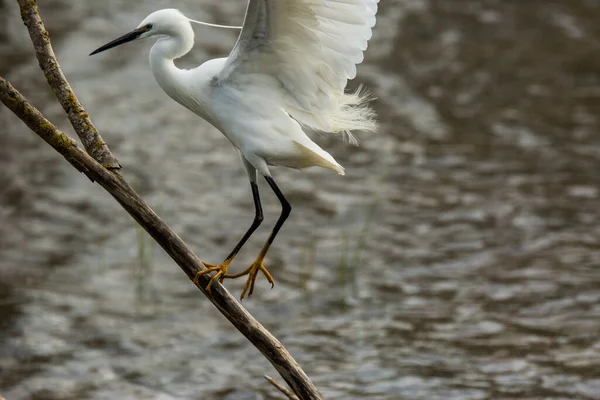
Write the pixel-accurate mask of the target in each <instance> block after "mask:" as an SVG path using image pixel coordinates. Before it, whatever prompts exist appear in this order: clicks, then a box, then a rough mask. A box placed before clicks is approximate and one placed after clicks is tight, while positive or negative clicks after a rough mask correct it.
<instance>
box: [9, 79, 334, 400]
mask: <svg viewBox="0 0 600 400" xmlns="http://www.w3.org/2000/svg"><path fill="white" fill-rule="evenodd" d="M0 101H1V102H2V103H3V104H4V105H5V106H6V107H8V108H9V109H10V110H11V111H12V112H13V113H15V114H16V115H17V116H18V117H19V118H20V119H21V120H22V121H23V122H24V123H25V124H26V125H27V126H28V127H29V128H30V129H31V130H32V131H33V132H35V133H36V134H37V135H38V136H40V137H41V138H42V139H44V140H45V141H46V142H47V143H48V144H49V145H50V146H52V147H53V148H54V149H55V150H56V151H58V152H59V153H60V154H62V156H63V157H64V158H65V159H66V160H67V161H68V162H69V163H70V164H71V165H72V166H73V167H75V168H76V169H77V170H79V171H80V172H83V173H84V174H86V175H87V176H88V177H89V178H90V179H91V180H92V181H94V182H97V183H98V184H99V185H100V186H102V187H103V188H104V189H106V191H107V192H108V193H110V194H111V195H112V196H113V197H114V198H115V199H116V200H117V201H118V202H119V204H121V206H122V207H123V208H124V209H125V210H126V211H127V212H128V213H129V214H130V215H131V216H132V217H133V218H134V219H135V220H136V221H137V222H138V223H139V224H140V225H141V226H142V227H143V228H144V229H145V230H146V231H147V232H148V233H149V234H150V236H152V237H153V238H154V240H156V242H157V243H158V244H159V245H160V246H161V247H162V248H163V249H164V250H165V251H166V252H167V254H169V256H170V257H171V258H172V259H173V260H174V261H175V262H176V263H177V264H178V265H179V267H180V268H181V269H182V270H183V272H185V274H186V275H187V276H188V278H189V279H190V280H192V281H193V279H194V277H195V276H196V272H197V271H199V270H200V269H202V268H203V267H202V264H201V262H200V259H199V258H198V257H197V256H196V255H195V254H194V253H193V252H192V250H191V249H190V248H189V247H188V246H187V245H186V244H185V243H184V242H183V240H182V239H181V238H180V237H179V236H178V235H177V234H176V233H175V232H173V230H171V228H170V227H169V226H168V225H167V224H166V223H165V222H164V221H163V220H161V219H160V218H159V217H158V215H156V213H154V211H153V210H152V209H151V208H150V207H148V205H147V204H146V203H145V202H144V200H142V198H141V197H140V196H139V195H138V194H137V193H136V192H135V191H134V190H133V189H132V188H131V186H129V184H128V183H127V182H126V181H125V179H123V177H122V176H121V175H120V174H116V173H114V172H113V171H110V170H108V169H106V168H104V166H102V165H101V164H99V163H98V162H97V161H96V160H94V159H93V158H92V157H90V156H89V155H88V154H87V153H86V152H85V151H83V150H82V149H81V148H79V147H78V146H77V142H76V141H75V140H74V139H72V138H70V137H69V136H68V135H67V134H66V133H64V132H62V131H60V130H59V129H58V128H57V127H56V126H54V125H53V124H52V123H51V122H50V121H48V120H47V119H46V118H45V117H44V116H43V115H42V113H41V112H40V111H39V110H37V109H36V108H35V107H34V106H32V105H31V104H30V103H29V102H28V101H27V100H26V99H25V98H24V97H23V95H21V93H19V92H18V91H17V90H16V89H15V88H14V87H13V86H12V85H11V84H10V82H8V81H7V80H5V79H4V78H3V77H1V76H0ZM209 280H210V277H209V276H207V275H204V276H201V277H200V281H199V283H198V285H197V287H198V289H200V290H201V291H202V292H203V293H204V294H205V295H206V296H207V297H208V299H209V300H210V301H211V302H212V303H213V304H214V305H215V306H216V307H217V308H218V309H219V311H220V312H221V313H222V314H223V315H224V316H225V317H226V318H227V319H228V320H229V321H230V322H231V323H232V324H233V325H234V326H235V327H236V328H237V329H238V330H239V331H240V332H241V333H242V334H243V335H244V336H245V337H246V338H247V339H248V340H249V341H250V342H251V343H252V344H253V345H254V346H255V347H256V348H257V349H258V350H259V351H260V352H261V353H262V354H263V355H264V356H265V357H266V358H267V360H269V362H270V363H271V364H272V365H273V367H275V369H276V370H277V372H278V373H279V374H280V375H281V377H282V378H283V379H284V380H285V381H286V382H287V384H288V385H289V386H290V387H291V388H292V389H293V390H294V392H295V393H296V394H297V395H298V397H299V398H300V399H302V400H322V399H323V397H322V395H321V394H320V393H319V391H318V390H317V388H316V387H315V386H314V384H313V383H312V382H311V381H310V379H309V378H308V376H307V375H306V373H305V372H304V371H303V370H302V369H301V368H300V366H299V365H298V363H297V362H296V361H295V360H294V359H293V358H292V356H291V355H290V353H289V352H288V351H287V350H286V349H285V348H284V347H283V345H282V344H281V342H279V341H278V340H277V339H276V338H275V337H274V336H273V335H272V334H271V333H270V332H269V331H267V330H266V329H265V328H264V327H263V326H262V325H261V324H260V323H259V322H258V321H257V320H256V319H255V318H254V317H253V316H252V315H251V314H250V313H249V312H248V311H247V310H246V309H245V308H243V307H242V305H241V304H240V303H239V302H238V301H237V300H236V299H235V298H234V297H233V296H232V295H231V294H230V293H229V292H228V291H227V290H226V289H225V288H224V287H223V286H222V285H221V284H218V283H215V284H214V285H213V287H212V292H211V294H207V292H206V290H205V287H206V285H207V284H208V282H209Z"/></svg>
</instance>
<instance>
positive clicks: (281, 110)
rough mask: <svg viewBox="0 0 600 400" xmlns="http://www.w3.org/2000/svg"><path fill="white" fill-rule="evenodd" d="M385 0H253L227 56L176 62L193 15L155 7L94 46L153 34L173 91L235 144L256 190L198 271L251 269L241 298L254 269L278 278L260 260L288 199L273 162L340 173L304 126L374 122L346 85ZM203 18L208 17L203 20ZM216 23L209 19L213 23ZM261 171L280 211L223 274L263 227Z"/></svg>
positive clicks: (155, 63) (159, 75)
mask: <svg viewBox="0 0 600 400" xmlns="http://www.w3.org/2000/svg"><path fill="white" fill-rule="evenodd" d="M378 2H379V0H250V1H249V3H248V8H247V11H246V17H245V19H244V25H243V27H242V31H241V33H240V35H239V38H238V40H237V43H236V44H235V47H234V48H233V50H232V51H231V53H230V54H229V57H227V58H217V59H213V60H209V61H206V62H205V63H203V64H202V65H200V66H199V67H197V68H194V69H190V70H183V69H179V68H177V67H176V66H175V64H174V62H173V61H174V60H176V59H178V58H180V57H182V56H184V55H185V54H187V53H188V52H189V51H190V50H191V49H192V46H193V44H194V32H193V30H192V27H191V24H190V22H198V23H201V22H199V21H194V20H190V19H189V18H187V17H185V16H184V15H183V14H182V13H181V12H179V11H178V10H175V9H165V10H159V11H156V12H153V13H152V14H150V15H149V16H148V17H146V19H144V20H143V21H142V23H141V24H139V26H138V27H137V28H136V29H134V30H133V31H131V32H129V33H127V34H125V35H123V36H121V37H120V38H118V39H115V40H113V41H112V42H110V43H108V44H106V45H104V46H102V47H100V48H98V49H97V50H95V51H94V52H92V53H91V54H90V55H93V54H97V53H100V52H102V51H104V50H108V49H110V48H113V47H115V46H118V45H120V44H123V43H127V42H130V41H133V40H138V39H143V38H147V37H152V36H156V37H157V38H158V40H157V41H156V43H155V44H154V45H153V46H152V49H151V50H150V67H151V69H152V73H153V74H154V77H155V78H156V81H157V82H158V84H159V85H160V87H161V88H162V89H163V90H164V91H165V93H167V94H168V95H169V96H170V97H171V98H173V99H174V100H175V101H177V102H178V103H180V104H181V105H183V106H185V107H187V108H188V109H190V110H191V111H193V112H194V113H196V114H197V115H199V116H200V117H202V118H204V119H205V120H206V121H208V122H209V123H210V124H212V125H213V126H214V127H216V128H217V129H218V130H220V131H221V132H222V133H223V134H224V135H225V136H226V137H227V139H229V141H230V142H231V143H232V144H233V146H234V147H235V148H236V149H237V150H238V152H239V154H240V157H241V160H242V163H243V164H244V167H245V169H246V172H247V173H248V177H249V179H250V185H251V189H252V194H253V198H254V206H255V217H254V221H253V222H252V225H251V226H250V228H249V229H248V231H247V232H246V234H245V235H244V236H243V237H242V239H241V240H240V242H239V243H238V244H237V245H236V246H235V248H234V249H233V251H232V252H231V253H230V254H229V255H228V256H227V258H226V259H225V260H224V261H223V262H222V263H221V264H220V265H212V264H208V263H204V265H205V266H206V267H207V268H206V269H203V270H202V271H200V272H198V274H197V275H196V278H195V280H194V281H195V282H196V284H197V282H198V278H199V277H200V276H201V275H203V274H206V273H209V272H216V274H214V276H212V277H211V280H210V283H209V284H208V286H207V288H206V289H207V291H209V292H210V289H211V286H212V285H213V284H214V282H215V281H217V280H219V282H221V283H222V282H223V279H224V278H237V277H240V276H244V275H249V276H248V279H247V282H246V285H245V287H244V290H243V292H242V294H241V298H243V297H244V295H245V294H246V292H248V291H249V292H248V295H251V294H252V292H253V290H254V282H255V280H256V276H257V274H258V271H262V272H263V273H264V275H265V276H266V278H267V280H268V281H269V283H271V287H272V286H273V284H274V283H273V278H272V277H271V274H270V273H269V272H268V271H267V269H266V268H265V266H264V264H263V260H264V258H265V255H266V254H267V251H268V250H269V247H270V245H271V243H272V242H273V240H274V239H275V236H276V235H277V233H278V232H279V229H280V228H281V226H282V225H283V223H284V221H285V220H286V218H287V217H288V215H289V214H290V211H291V206H290V204H289V203H288V201H287V200H286V199H285V197H284V196H283V193H282V192H281V190H279V188H278V186H277V185H276V184H275V181H274V180H273V178H272V176H271V172H270V171H269V166H270V165H281V166H285V167H290V168H306V167H312V166H319V167H324V168H329V169H332V170H334V171H336V172H337V173H339V174H340V175H344V168H343V167H342V166H341V165H340V164H339V163H338V162H336V161H335V159H334V158H333V157H332V156H331V154H329V153H328V152H326V151H325V150H323V149H322V148H321V147H319V146H318V145H317V144H316V143H314V142H313V141H312V140H311V139H310V138H309V137H308V136H307V135H306V133H305V132H304V128H310V129H312V130H315V131H320V132H334V133H342V134H345V135H346V136H347V137H348V138H349V139H350V140H351V141H353V140H355V139H354V138H353V136H352V135H351V134H350V131H351V130H367V131H374V130H375V129H376V122H375V118H374V113H373V111H372V110H371V109H370V108H369V107H368V106H367V105H366V103H367V102H368V100H369V98H368V96H367V95H365V94H364V93H361V91H360V90H358V91H356V92H354V93H345V92H344V89H345V87H346V83H347V81H348V80H349V79H353V78H354V77H355V76H356V65H357V64H360V63H361V62H362V61H363V51H364V50H366V48H367V41H368V40H369V39H370V38H371V30H372V27H373V26H374V25H375V15H376V13H377V3H378ZM204 24H206V23H204ZM207 25H210V24H207ZM257 172H258V173H259V174H260V175H262V176H263V177H264V178H265V179H266V181H267V182H268V184H269V186H270V187H271V189H272V190H273V191H274V192H275V194H276V195H277V198H278V199H279V201H280V202H281V205H282V211H281V215H280V217H279V219H278V220H277V222H276V224H275V227H274V228H273V231H272V232H271V235H270V236H269V238H268V240H267V242H266V243H265V245H264V247H263V248H262V250H261V251H260V253H259V255H258V257H257V258H256V260H255V261H254V262H253V263H252V265H250V267H248V268H247V269H246V270H244V271H243V272H240V273H238V274H232V275H229V274H227V270H228V267H229V264H230V263H231V261H232V260H233V259H234V257H235V256H236V254H237V253H238V251H239V250H240V249H241V247H242V246H243V245H244V243H245V242H246V241H247V240H248V238H249V237H250V236H251V235H252V233H253V232H254V231H255V230H256V228H258V226H259V225H260V223H261V222H262V220H263V213H262V209H261V204H260V198H259V193H258V186H257Z"/></svg>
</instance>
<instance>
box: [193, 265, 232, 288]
mask: <svg viewBox="0 0 600 400" xmlns="http://www.w3.org/2000/svg"><path fill="white" fill-rule="evenodd" d="M230 263H231V260H229V259H228V260H225V261H223V262H222V263H221V264H220V265H214V264H209V263H205V262H204V261H202V264H204V266H205V267H206V269H203V270H202V271H198V272H197V273H196V276H195V277H194V284H196V285H197V284H198V280H199V279H200V277H201V276H202V275H204V274H208V273H210V272H216V274H214V275H213V276H212V278H210V282H208V285H206V291H207V292H208V293H210V289H211V288H212V285H213V283H215V282H216V281H217V280H219V282H221V283H223V279H225V274H226V273H227V268H229V264H230Z"/></svg>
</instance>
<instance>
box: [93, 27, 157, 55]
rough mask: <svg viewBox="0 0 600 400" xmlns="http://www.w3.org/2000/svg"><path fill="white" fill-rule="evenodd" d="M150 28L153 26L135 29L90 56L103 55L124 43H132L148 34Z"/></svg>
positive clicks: (99, 48)
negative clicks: (105, 51) (143, 34)
mask: <svg viewBox="0 0 600 400" xmlns="http://www.w3.org/2000/svg"><path fill="white" fill-rule="evenodd" d="M150 28H152V26H150V25H146V26H142V27H140V28H137V29H134V30H132V31H131V32H129V33H126V34H124V35H123V36H121V37H119V38H116V39H115V40H113V41H112V42H109V43H106V44H105V45H104V46H102V47H98V48H97V49H96V50H94V51H92V52H91V53H90V56H93V55H94V54H98V53H101V52H103V51H104V50H108V49H112V48H113V47H117V46H119V45H121V44H123V43H127V42H131V41H132V40H135V39H137V38H139V37H140V36H141V35H142V33H144V32H148V31H149V30H150Z"/></svg>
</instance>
